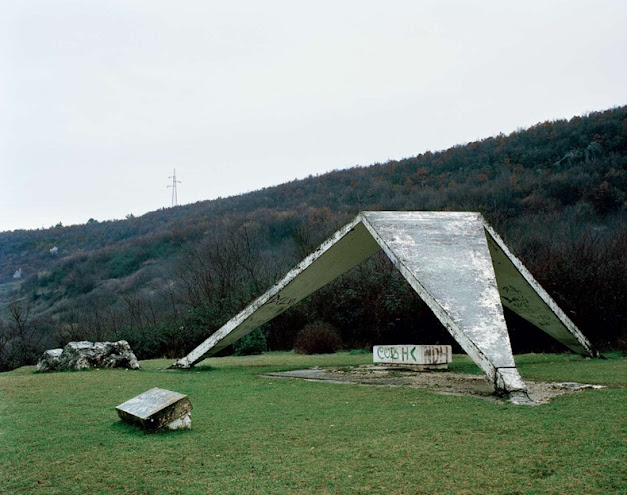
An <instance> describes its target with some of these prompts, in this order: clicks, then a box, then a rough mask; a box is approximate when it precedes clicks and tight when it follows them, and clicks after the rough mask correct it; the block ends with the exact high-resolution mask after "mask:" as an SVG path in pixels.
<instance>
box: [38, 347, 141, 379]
mask: <svg viewBox="0 0 627 495" xmlns="http://www.w3.org/2000/svg"><path fill="white" fill-rule="evenodd" d="M87 368H127V369H133V370H135V369H139V368H140V366H139V362H138V361H137V357H135V354H133V351H132V350H131V347H130V346H129V345H128V342H127V341H126V340H119V341H117V342H88V341H80V342H70V343H68V344H67V345H66V346H65V347H64V348H63V349H50V350H47V351H45V352H44V353H43V355H42V356H41V358H40V360H39V362H38V363H37V371H39V372H46V371H64V370H84V369H87Z"/></svg>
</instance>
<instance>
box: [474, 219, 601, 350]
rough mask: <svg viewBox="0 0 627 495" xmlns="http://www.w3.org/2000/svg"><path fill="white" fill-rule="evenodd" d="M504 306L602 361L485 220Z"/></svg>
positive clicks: (575, 348) (563, 341) (563, 342)
mask: <svg viewBox="0 0 627 495" xmlns="http://www.w3.org/2000/svg"><path fill="white" fill-rule="evenodd" d="M483 222H484V226H485V230H486V237H487V239H488V247H489V248H490V256H491V258H492V263H493V265H494V271H495V274H496V282H497V284H498V287H499V293H500V295H501V302H502V303H503V306H505V307H507V308H509V309H511V310H512V311H514V312H515V313H517V314H518V315H520V316H521V317H523V318H524V319H525V320H527V321H528V322H530V323H531V324H533V325H534V326H536V327H538V328H539V329H540V330H542V331H544V332H546V333H547V334H548V335H550V336H551V337H553V338H554V339H555V340H557V341H559V342H561V343H562V344H564V345H565V346H566V347H568V348H569V349H571V350H573V351H574V352H576V353H578V354H581V355H582V356H591V357H598V356H599V352H598V351H597V350H596V349H594V347H593V346H592V344H591V343H590V341H589V340H588V339H587V338H586V337H585V336H584V335H583V334H582V333H581V331H580V330H579V328H577V326H576V325H575V324H574V323H573V322H572V321H571V320H570V318H568V316H566V314H565V313H564V312H563V311H562V309H561V308H560V307H559V306H558V305H557V303H556V302H555V300H554V299H553V298H552V297H551V296H550V295H549V294H548V293H547V292H546V290H544V288H543V287H542V286H541V285H540V284H539V283H538V281H537V280H536V279H535V278H534V277H533V275H531V273H530V272H529V270H527V268H526V267H525V265H523V263H522V261H520V260H519V259H518V258H517V257H516V256H514V255H513V254H512V253H511V251H510V250H509V249H508V248H507V246H506V245H505V242H503V239H501V237H500V236H499V235H498V234H497V233H496V232H495V231H494V229H493V228H492V227H491V226H490V225H488V224H487V223H486V222H485V220H483Z"/></svg>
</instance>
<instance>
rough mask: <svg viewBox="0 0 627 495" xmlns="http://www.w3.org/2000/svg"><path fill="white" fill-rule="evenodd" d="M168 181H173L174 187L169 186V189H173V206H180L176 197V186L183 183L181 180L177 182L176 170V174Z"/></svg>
mask: <svg viewBox="0 0 627 495" xmlns="http://www.w3.org/2000/svg"><path fill="white" fill-rule="evenodd" d="M168 179H172V185H171V186H167V187H168V188H170V187H171V188H172V206H178V204H179V202H178V197H177V195H176V184H177V183H179V184H180V183H181V181H180V180H176V169H174V173H173V174H172V175H170V176H169V177H168Z"/></svg>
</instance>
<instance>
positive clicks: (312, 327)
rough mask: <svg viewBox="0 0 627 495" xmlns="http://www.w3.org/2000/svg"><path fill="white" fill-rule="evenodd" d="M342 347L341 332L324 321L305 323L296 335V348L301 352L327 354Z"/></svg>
mask: <svg viewBox="0 0 627 495" xmlns="http://www.w3.org/2000/svg"><path fill="white" fill-rule="evenodd" d="M341 348H342V337H340V333H339V332H338V331H337V330H336V329H335V327H333V326H332V325H329V324H328V323H326V322H324V321H320V320H317V321H314V322H313V323H309V324H308V325H305V326H304V327H303V328H302V329H301V330H300V331H299V332H298V335H296V341H295V342H294V350H295V351H296V352H298V353H300V354H326V353H332V352H337V351H339V350H340V349H341Z"/></svg>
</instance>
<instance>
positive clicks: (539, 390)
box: [262, 365, 604, 405]
mask: <svg viewBox="0 0 627 495" xmlns="http://www.w3.org/2000/svg"><path fill="white" fill-rule="evenodd" d="M262 376H265V377H272V378H299V379H303V380H309V381H327V382H332V383H344V384H356V385H369V386H378V387H408V388H427V389H429V390H431V391H433V392H434V393H436V394H442V395H459V396H467V397H477V398H480V399H484V400H488V401H492V402H501V403H502V402H503V398H502V397H499V396H497V395H495V394H494V387H493V385H492V383H491V382H490V381H489V380H488V378H487V377H486V376H485V375H478V374H468V373H452V372H450V371H416V370H413V369H408V368H401V367H393V366H372V365H364V366H344V367H331V368H320V367H315V368H309V369H305V370H295V371H283V372H275V373H265V374H263V375H262ZM525 383H526V384H527V387H528V391H529V397H530V398H531V400H532V403H531V405H539V404H546V403H547V402H549V401H550V400H551V399H553V398H554V397H557V396H559V395H563V394H567V393H573V392H577V391H580V390H584V389H597V388H604V387H603V386H601V385H589V384H583V383H574V382H561V383H547V382H536V381H532V380H525Z"/></svg>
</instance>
